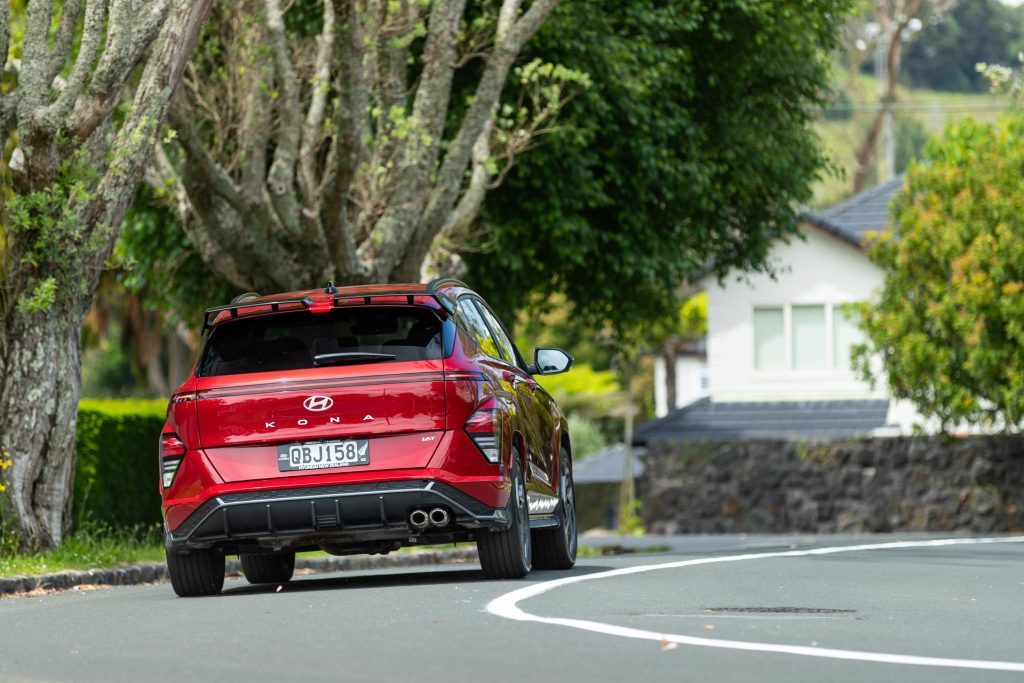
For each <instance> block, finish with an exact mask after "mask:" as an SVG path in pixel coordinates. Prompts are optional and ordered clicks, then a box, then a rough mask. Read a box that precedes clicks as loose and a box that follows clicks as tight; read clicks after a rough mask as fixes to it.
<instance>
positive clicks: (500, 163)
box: [154, 0, 585, 291]
mask: <svg viewBox="0 0 1024 683" xmlns="http://www.w3.org/2000/svg"><path fill="white" fill-rule="evenodd" d="M557 4H558V0H532V1H530V2H522V0H500V1H499V0H480V1H479V2H475V3H471V4H469V6H468V7H467V2H466V0H433V1H432V2H426V1H424V0H393V1H390V2H371V1H368V0H333V1H325V2H322V3H320V4H319V5H317V4H315V3H313V2H308V1H304V2H298V3H295V4H294V6H293V7H292V9H291V10H289V11H288V12H287V14H286V13H285V10H284V7H283V3H282V2H280V1H279V0H262V1H260V2H257V1H256V0H247V1H245V2H241V3H235V4H230V5H225V6H223V7H219V8H218V9H217V10H215V12H214V14H213V18H212V20H211V22H210V25H209V29H208V30H207V32H206V33H205V34H204V36H203V40H202V42H201V44H200V46H199V49H198V50H197V51H196V56H195V58H194V59H193V61H192V64H191V66H190V76H189V78H187V79H186V80H185V83H184V88H183V90H182V97H180V98H179V99H178V100H177V101H176V104H175V106H174V107H173V109H172V111H171V117H170V118H171V121H172V124H173V126H174V129H175V131H176V133H177V136H176V139H175V141H174V142H173V143H172V144H170V145H168V146H167V149H166V153H165V154H160V155H159V156H158V158H157V164H156V165H155V168H154V171H155V174H156V175H158V176H160V180H159V181H158V182H159V184H160V185H161V186H162V187H164V188H165V189H169V190H170V192H171V193H172V194H173V196H174V198H175V200H176V202H177V205H178V208H179V213H180V215H181V217H182V224H183V226H184V228H185V231H186V233H187V234H188V237H189V240H190V241H191V243H192V244H193V245H194V247H195V249H196V251H197V252H198V253H199V255H200V257H201V258H202V259H203V262H204V263H205V264H206V265H207V266H208V267H209V268H210V269H211V270H212V271H213V272H214V273H215V274H216V275H217V276H219V277H220V278H222V279H224V280H226V281H228V282H230V283H231V284H233V285H234V286H236V287H239V288H243V289H256V290H263V291H266V290H270V291H281V290H288V289H296V288H301V287H312V286H316V285H322V284H324V283H325V282H326V281H327V280H328V279H334V280H336V281H338V282H339V283H344V284H354V283H359V282H367V281H374V282H386V281H389V280H418V279H420V276H421V269H422V267H423V266H424V264H425V263H426V262H427V261H428V257H429V256H430V254H431V252H432V250H434V249H435V247H441V246H442V245H444V244H446V243H448V242H449V241H451V240H452V239H454V237H455V236H456V235H457V234H458V233H459V232H460V231H461V230H463V228H464V226H466V225H468V224H470V223H472V221H473V220H474V218H475V217H476V216H477V214H478V213H479V211H480V207H481V205H482V203H483V199H484V196H485V194H486V192H487V189H488V188H489V187H490V186H491V185H493V184H495V183H497V182H499V181H500V179H501V177H502V176H503V175H504V169H505V168H506V167H507V166H508V164H509V163H510V162H511V160H512V159H514V158H515V157H516V156H517V155H518V154H519V153H520V152H522V151H523V150H524V149H526V148H527V147H529V146H530V144H531V140H532V139H533V137H534V135H535V134H539V132H541V131H542V130H543V129H544V128H545V127H546V126H547V124H548V122H549V121H550V120H551V119H552V118H553V116H554V115H555V114H556V113H557V111H558V109H560V107H561V104H562V103H563V101H564V98H565V97H566V90H565V89H566V88H567V87H569V86H570V84H572V83H579V84H580V85H581V86H582V85H584V84H585V83H583V81H584V79H583V78H582V76H581V75H579V74H575V73H572V72H569V71H567V70H565V69H561V68H557V67H555V66H553V65H550V64H543V63H540V62H537V61H532V62H528V63H525V64H522V65H520V66H519V67H517V68H515V69H513V67H514V64H515V62H516V59H517V58H518V56H519V54H520V51H521V50H522V48H523V46H524V45H525V44H526V42H527V41H528V40H529V39H530V38H531V37H532V36H533V34H534V33H535V32H536V31H537V29H538V28H539V27H540V25H541V24H542V23H543V22H544V21H545V19H546V18H547V16H548V15H549V14H550V13H551V11H552V10H553V9H554V7H555V6H556V5H557ZM510 76H512V77H514V78H515V79H516V80H517V81H518V82H519V83H520V84H521V88H520V92H521V93H522V94H523V97H522V99H521V100H519V101H512V102H510V103H505V104H502V103H501V93H502V90H503V89H504V86H505V82H506V80H507V79H508V78H509V77H510ZM499 104H501V106H499Z"/></svg>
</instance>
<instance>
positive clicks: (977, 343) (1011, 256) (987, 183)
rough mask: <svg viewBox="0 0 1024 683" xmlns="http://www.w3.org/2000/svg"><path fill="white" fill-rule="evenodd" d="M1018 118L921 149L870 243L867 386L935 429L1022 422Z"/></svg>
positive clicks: (1022, 152)
mask: <svg viewBox="0 0 1024 683" xmlns="http://www.w3.org/2000/svg"><path fill="white" fill-rule="evenodd" d="M1022 168H1024V116H1021V115H1015V116H1012V117H1007V118H1004V119H1002V120H1001V121H1000V122H999V123H996V124H980V123H976V122H973V121H969V120H968V121H964V122H962V123H960V124H958V125H956V126H953V127H951V128H950V129H949V130H948V131H947V132H946V136H945V139H943V140H941V141H934V142H931V143H929V144H928V145H927V146H926V148H925V152H924V158H923V160H922V163H919V164H913V165H911V167H910V169H909V171H908V172H907V176H906V188H905V189H904V191H903V193H902V194H900V195H898V196H897V198H896V199H895V200H894V203H893V207H892V220H891V228H890V230H889V231H888V232H886V233H883V234H881V235H878V236H876V237H875V238H874V239H873V241H872V242H871V246H870V255H871V258H872V259H873V260H874V261H875V263H877V264H878V265H880V266H881V267H882V268H883V269H884V270H885V275H886V278H885V285H884V287H883V289H882V292H881V295H880V297H879V299H878V301H877V302H876V303H869V304H863V305H861V306H860V315H861V319H862V326H863V329H864V330H865V332H866V333H867V338H868V343H867V344H865V345H862V346H861V347H859V348H858V349H856V351H855V361H856V365H857V367H858V368H859V370H860V371H861V373H862V374H863V375H865V376H867V377H871V376H874V377H876V378H877V377H878V373H877V372H874V371H873V370H874V368H873V367H872V366H873V364H874V361H873V358H875V357H880V358H881V362H882V366H883V368H884V371H885V376H886V381H887V383H888V386H889V390H890V391H891V393H892V394H893V396H895V397H896V398H902V399H910V400H911V401H913V402H914V404H915V405H916V406H917V408H918V410H919V411H920V412H921V413H922V414H923V415H924V416H926V417H935V418H938V419H939V420H940V421H941V422H942V423H943V425H945V426H947V427H948V426H952V425H953V424H955V423H957V422H960V421H968V422H971V423H981V424H987V425H996V426H999V425H1006V426H1008V427H1019V426H1020V424H1021V421H1022V418H1024V185H1022V184H1021V169H1022Z"/></svg>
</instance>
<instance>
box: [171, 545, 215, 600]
mask: <svg viewBox="0 0 1024 683" xmlns="http://www.w3.org/2000/svg"><path fill="white" fill-rule="evenodd" d="M167 572H168V573H169V574H170V575H171V587H172V588H174V592H175V593H177V594H178V596H179V597H182V598H194V597H199V596H201V595H216V594H217V593H220V591H221V589H222V588H224V555H222V554H220V553H217V552H214V551H212V550H192V551H189V552H177V551H173V550H168V551H167Z"/></svg>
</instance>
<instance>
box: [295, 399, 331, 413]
mask: <svg viewBox="0 0 1024 683" xmlns="http://www.w3.org/2000/svg"><path fill="white" fill-rule="evenodd" d="M302 405H304V406H305V407H306V410H311V411H313V412H314V413H320V412H323V411H325V410H327V409H328V408H330V407H331V406H333V405H334V399H333V398H331V397H330V396H310V397H309V398H307V399H306V400H305V401H303V402H302Z"/></svg>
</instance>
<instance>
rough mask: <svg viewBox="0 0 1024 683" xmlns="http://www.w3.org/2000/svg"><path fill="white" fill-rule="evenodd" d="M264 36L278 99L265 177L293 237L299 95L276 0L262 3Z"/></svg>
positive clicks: (296, 218) (296, 210)
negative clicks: (270, 151)
mask: <svg viewBox="0 0 1024 683" xmlns="http://www.w3.org/2000/svg"><path fill="white" fill-rule="evenodd" d="M265 6H266V12H267V32H268V35H269V36H270V42H271V46H270V47H271V54H272V55H273V60H274V74H275V76H276V78H275V81H276V83H277V87H278V91H279V93H280V96H279V98H278V112H279V115H278V121H277V132H276V134H275V136H274V141H275V143H276V147H275V149H274V161H273V163H271V165H270V173H268V174H267V185H268V187H269V188H270V197H271V203H273V205H274V208H275V209H276V211H277V215H278V217H279V218H280V219H281V223H282V224H283V225H284V226H285V228H286V229H287V230H288V232H290V233H291V234H293V235H298V234H300V232H301V227H300V225H299V204H298V202H297V201H296V200H295V195H294V193H293V192H292V186H293V183H294V182H295V164H296V162H297V161H298V156H299V130H300V126H301V125H302V119H301V116H300V112H299V93H298V89H297V88H296V86H295V68H294V67H293V66H292V59H291V56H290V55H289V54H288V38H287V36H286V35H285V30H284V17H283V15H282V13H281V3H280V2H279V1H278V0H265Z"/></svg>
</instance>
